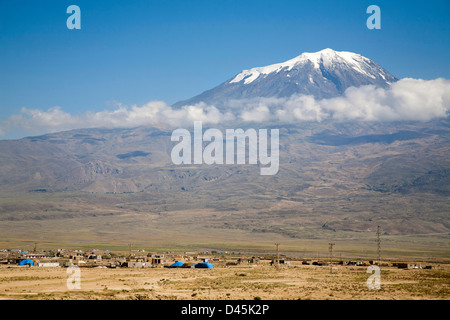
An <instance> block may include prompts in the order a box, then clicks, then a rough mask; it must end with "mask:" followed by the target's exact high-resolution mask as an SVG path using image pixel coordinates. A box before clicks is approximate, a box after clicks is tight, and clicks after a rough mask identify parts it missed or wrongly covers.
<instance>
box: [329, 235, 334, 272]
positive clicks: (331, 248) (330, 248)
mask: <svg viewBox="0 0 450 320" xmlns="http://www.w3.org/2000/svg"><path fill="white" fill-rule="evenodd" d="M329 245H330V246H329V250H330V273H333V246H334V245H335V243H333V242H330V243H329Z"/></svg>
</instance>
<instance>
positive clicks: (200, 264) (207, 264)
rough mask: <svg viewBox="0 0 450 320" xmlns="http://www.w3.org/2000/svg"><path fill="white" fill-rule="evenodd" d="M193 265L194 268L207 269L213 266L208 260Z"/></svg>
mask: <svg viewBox="0 0 450 320" xmlns="http://www.w3.org/2000/svg"><path fill="white" fill-rule="evenodd" d="M194 267H195V268H207V269H213V268H214V266H213V265H212V264H211V263H209V262H200V263H197V264H196V265H195V266H194Z"/></svg>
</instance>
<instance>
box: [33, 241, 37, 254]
mask: <svg viewBox="0 0 450 320" xmlns="http://www.w3.org/2000/svg"><path fill="white" fill-rule="evenodd" d="M33 252H37V242H35V243H34V249H33Z"/></svg>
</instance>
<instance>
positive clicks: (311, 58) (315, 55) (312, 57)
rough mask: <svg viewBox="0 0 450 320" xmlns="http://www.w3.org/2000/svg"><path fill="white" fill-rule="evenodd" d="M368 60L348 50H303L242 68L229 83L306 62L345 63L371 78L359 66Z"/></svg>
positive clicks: (288, 68)
mask: <svg viewBox="0 0 450 320" xmlns="http://www.w3.org/2000/svg"><path fill="white" fill-rule="evenodd" d="M369 62H370V59H367V58H365V57H363V56H362V55H360V54H356V53H353V52H348V51H340V52H338V51H334V50H332V49H328V48H327V49H324V50H321V51H318V52H312V53H311V52H305V53H302V54H301V55H299V56H297V57H295V58H293V59H290V60H288V61H285V62H282V63H276V64H272V65H269V66H265V67H257V68H252V69H250V70H243V71H242V72H241V73H239V74H238V75H237V76H236V77H234V78H233V79H232V80H231V81H230V82H229V83H237V82H240V81H242V80H244V84H249V83H251V82H253V81H254V80H256V79H257V78H258V77H259V76H260V75H267V74H269V73H273V72H279V71H281V70H284V71H290V70H291V69H292V68H294V67H295V66H297V65H299V66H301V65H304V64H306V63H312V64H313V66H314V68H315V69H320V66H321V65H323V66H324V67H325V68H330V67H332V66H333V65H336V64H347V65H348V66H350V67H351V68H353V69H354V70H356V71H358V72H360V73H362V74H365V75H367V76H369V77H371V78H375V76H373V75H371V74H370V73H368V72H366V71H365V70H364V69H363V68H362V67H361V65H364V64H366V65H367V64H368V63H369Z"/></svg>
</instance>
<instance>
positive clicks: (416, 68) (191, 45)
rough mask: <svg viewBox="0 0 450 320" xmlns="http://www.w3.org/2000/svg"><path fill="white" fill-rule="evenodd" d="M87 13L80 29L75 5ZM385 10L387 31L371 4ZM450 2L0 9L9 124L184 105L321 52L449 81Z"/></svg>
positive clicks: (0, 106)
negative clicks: (120, 108) (54, 114)
mask: <svg viewBox="0 0 450 320" xmlns="http://www.w3.org/2000/svg"><path fill="white" fill-rule="evenodd" d="M71 4H76V5H78V6H79V7H80V8H81V30H69V29H67V27H66V20H67V18H68V17H69V14H67V13H66V9H67V7H68V6H69V5H71ZM371 4H376V5H378V6H379V7H380V8H381V30H369V29H367V27H366V19H367V18H368V17H369V15H368V14H367V13H366V9H367V7H368V6H369V5H371ZM449 9H450V2H449V1H448V0H444V1H429V2H424V1H392V0H391V1H378V0H374V1H364V0H355V1H350V0H348V1H322V0H318V1H298V0H297V1H285V0H277V1H265V0H258V1H253V0H251V1H250V0H237V1H235V0H232V1H220V0H209V1H170V0H166V1H151V0H150V1H133V0H129V1H92V0H91V1H82V0H71V1H63V0H54V1H48V0H41V1H21V0H15V1H1V2H0V119H5V118H8V117H10V116H11V115H14V114H18V113H20V110H21V108H22V107H26V108H36V109H41V110H47V109H48V108H51V107H54V106H60V107H61V108H62V109H63V110H64V111H66V112H69V113H71V114H81V113H85V112H86V111H100V110H108V109H109V110H112V109H114V108H116V104H115V103H116V102H120V103H123V104H126V105H132V104H137V105H140V104H144V103H146V102H148V101H152V100H163V101H165V102H166V103H168V104H172V103H175V102H177V101H178V100H183V99H186V98H189V97H191V96H194V95H196V94H199V93H201V92H203V91H205V90H207V89H210V88H212V87H214V86H216V85H218V84H220V83H222V82H223V81H225V80H227V79H229V78H231V77H233V76H234V75H235V74H237V73H238V72H240V71H241V70H242V69H248V68H252V67H256V66H264V65H268V64H273V63H277V62H282V61H285V60H288V59H291V58H293V57H295V56H297V55H299V54H301V53H302V52H314V51H319V50H322V49H324V48H332V49H334V50H338V51H352V52H357V53H360V54H362V55H364V56H366V57H368V58H370V59H372V60H374V61H375V62H377V63H378V64H380V65H381V66H383V67H385V68H386V69H387V70H389V71H390V72H391V73H392V74H394V75H395V76H397V77H398V78H403V77H413V78H422V79H435V78H438V77H444V78H447V79H449V78H450V63H449V62H448V59H449V57H450V54H449V53H450V41H449V35H450V23H449V20H448V14H449V12H450V10H449Z"/></svg>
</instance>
